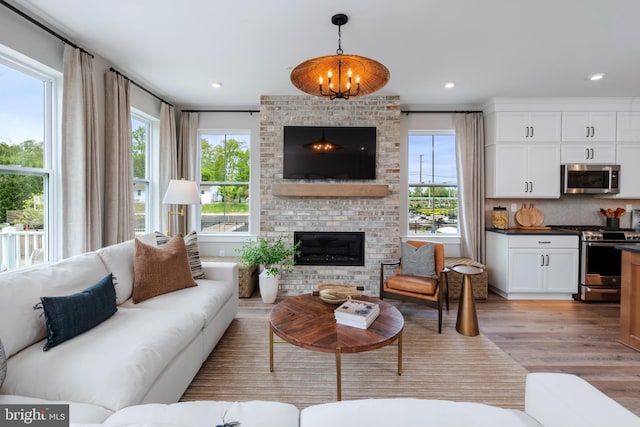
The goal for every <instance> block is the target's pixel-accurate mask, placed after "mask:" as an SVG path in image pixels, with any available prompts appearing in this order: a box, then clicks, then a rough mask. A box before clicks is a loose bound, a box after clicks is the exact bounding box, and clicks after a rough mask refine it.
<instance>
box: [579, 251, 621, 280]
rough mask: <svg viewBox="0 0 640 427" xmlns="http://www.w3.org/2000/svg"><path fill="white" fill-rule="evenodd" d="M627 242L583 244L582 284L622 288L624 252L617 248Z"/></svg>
mask: <svg viewBox="0 0 640 427" xmlns="http://www.w3.org/2000/svg"><path fill="white" fill-rule="evenodd" d="M622 243H625V244H626V242H582V265H581V269H580V270H581V271H580V277H581V280H580V283H581V284H583V285H595V286H616V287H620V272H621V270H622V265H621V264H622V252H621V251H619V250H618V249H616V248H615V246H616V245H620V244H622Z"/></svg>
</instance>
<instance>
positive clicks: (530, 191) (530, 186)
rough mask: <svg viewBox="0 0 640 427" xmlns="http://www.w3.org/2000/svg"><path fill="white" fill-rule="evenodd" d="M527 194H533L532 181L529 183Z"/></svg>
mask: <svg viewBox="0 0 640 427" xmlns="http://www.w3.org/2000/svg"><path fill="white" fill-rule="evenodd" d="M529 193H533V181H529Z"/></svg>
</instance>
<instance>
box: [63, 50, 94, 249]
mask: <svg viewBox="0 0 640 427" xmlns="http://www.w3.org/2000/svg"><path fill="white" fill-rule="evenodd" d="M63 72H64V76H63V91H62V128H61V133H62V147H61V153H60V155H61V158H60V166H61V171H62V172H63V173H62V174H61V175H62V178H61V183H62V188H61V193H62V195H61V200H62V206H61V207H62V209H61V213H62V224H63V230H62V245H61V246H62V248H61V249H62V256H63V257H64V258H67V257H69V256H72V255H76V254H80V253H83V252H87V251H93V250H96V249H99V248H100V247H101V246H102V189H101V188H100V177H99V172H100V171H99V170H98V134H97V113H96V87H95V81H94V79H93V58H92V57H91V55H89V54H87V53H85V52H82V51H80V50H79V49H76V48H74V47H71V46H69V45H65V47H64V67H63Z"/></svg>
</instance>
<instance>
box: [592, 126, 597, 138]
mask: <svg viewBox="0 0 640 427" xmlns="http://www.w3.org/2000/svg"><path fill="white" fill-rule="evenodd" d="M594 136H596V128H595V127H594V126H591V138H593V137H594Z"/></svg>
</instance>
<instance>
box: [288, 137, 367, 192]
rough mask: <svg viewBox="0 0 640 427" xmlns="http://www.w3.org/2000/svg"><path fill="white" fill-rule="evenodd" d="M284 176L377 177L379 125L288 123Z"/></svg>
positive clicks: (336, 178) (313, 177)
mask: <svg viewBox="0 0 640 427" xmlns="http://www.w3.org/2000/svg"><path fill="white" fill-rule="evenodd" d="M283 178H285V179H327V180H343V179H375V178H376V128H375V127H335V126H285V127H284V159H283Z"/></svg>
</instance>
